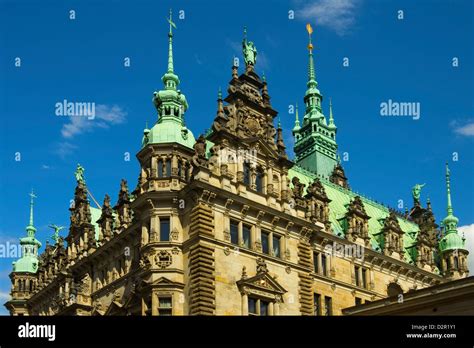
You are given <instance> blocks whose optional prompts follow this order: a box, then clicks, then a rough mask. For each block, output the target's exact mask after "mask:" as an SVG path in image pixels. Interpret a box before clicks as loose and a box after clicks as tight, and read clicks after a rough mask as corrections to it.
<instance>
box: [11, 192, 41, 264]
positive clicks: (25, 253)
mask: <svg viewBox="0 0 474 348" xmlns="http://www.w3.org/2000/svg"><path fill="white" fill-rule="evenodd" d="M30 197H31V201H30V222H29V224H28V226H26V233H27V236H26V237H23V238H20V245H21V252H22V256H21V258H20V259H19V260H18V261H16V262H13V272H29V273H36V271H37V270H38V249H39V248H40V247H41V243H40V242H39V240H37V239H36V238H35V234H36V228H35V226H34V224H33V206H34V201H33V200H34V198H36V196H35V194H34V193H33V191H31V193H30Z"/></svg>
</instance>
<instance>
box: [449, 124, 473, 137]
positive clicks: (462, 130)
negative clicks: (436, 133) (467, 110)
mask: <svg viewBox="0 0 474 348" xmlns="http://www.w3.org/2000/svg"><path fill="white" fill-rule="evenodd" d="M454 132H455V133H457V134H460V135H464V136H467V137H474V122H471V123H467V124H465V125H463V126H456V127H455V128H454Z"/></svg>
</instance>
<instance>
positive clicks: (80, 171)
mask: <svg viewBox="0 0 474 348" xmlns="http://www.w3.org/2000/svg"><path fill="white" fill-rule="evenodd" d="M84 171H85V169H84V167H83V166H81V165H80V164H79V163H78V164H77V169H76V171H75V172H74V175H75V176H76V181H77V183H78V184H79V183H81V184H85V183H86V180H85V179H84Z"/></svg>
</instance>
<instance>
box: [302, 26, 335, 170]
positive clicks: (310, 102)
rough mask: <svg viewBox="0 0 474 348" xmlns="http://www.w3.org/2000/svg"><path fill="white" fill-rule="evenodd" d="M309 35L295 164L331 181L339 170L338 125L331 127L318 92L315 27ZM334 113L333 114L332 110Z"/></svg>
mask: <svg viewBox="0 0 474 348" xmlns="http://www.w3.org/2000/svg"><path fill="white" fill-rule="evenodd" d="M306 30H307V32H308V41H309V42H308V59H309V62H308V82H307V83H306V93H305V95H304V103H305V112H304V117H303V121H302V124H301V129H300V130H298V131H297V132H295V128H296V129H297V125H296V123H295V128H294V129H293V134H294V136H295V147H294V151H295V162H296V163H297V164H298V165H299V166H300V167H303V168H304V169H306V170H309V171H311V172H313V173H315V174H316V175H319V176H320V177H323V178H326V179H329V177H330V176H331V175H332V173H333V170H334V168H335V167H336V164H337V161H336V153H337V143H336V126H335V124H334V119H332V120H330V123H329V124H328V123H327V122H326V117H325V116H324V114H323V110H322V107H321V103H322V99H323V96H322V94H321V92H320V91H319V89H318V83H317V81H316V72H315V67H314V59H313V49H314V46H313V40H312V36H311V35H312V33H313V28H312V27H311V25H310V24H307V25H306ZM330 109H331V113H332V107H331V108H330Z"/></svg>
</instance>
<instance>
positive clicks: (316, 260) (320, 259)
mask: <svg viewBox="0 0 474 348" xmlns="http://www.w3.org/2000/svg"><path fill="white" fill-rule="evenodd" d="M329 263H330V260H329V257H328V256H327V255H326V254H325V253H324V252H320V251H315V252H314V253H313V265H314V273H316V274H321V275H323V276H325V277H329V268H330V265H329Z"/></svg>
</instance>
